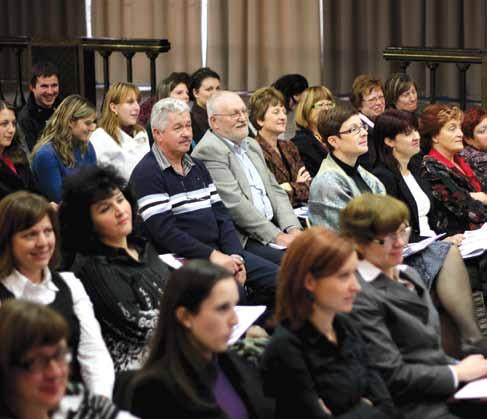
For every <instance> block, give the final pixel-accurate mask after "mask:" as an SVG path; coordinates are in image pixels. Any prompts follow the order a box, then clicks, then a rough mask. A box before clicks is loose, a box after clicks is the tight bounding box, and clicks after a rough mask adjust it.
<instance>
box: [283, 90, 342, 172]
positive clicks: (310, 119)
mask: <svg viewBox="0 0 487 419" xmlns="http://www.w3.org/2000/svg"><path fill="white" fill-rule="evenodd" d="M334 106H335V102H334V99H333V95H332V93H331V91H330V90H329V89H328V88H326V87H325V86H313V87H309V88H307V89H306V90H305V91H304V92H303V93H302V94H301V98H300V99H299V103H298V106H297V108H296V117H295V118H296V126H297V127H298V131H297V132H296V136H295V137H294V138H293V139H292V140H291V141H292V142H293V143H294V144H295V145H296V147H297V148H298V150H299V154H300V155H301V158H302V159H303V162H304V165H305V167H306V170H307V171H308V172H309V174H310V175H311V177H314V176H315V175H316V173H318V170H319V168H320V165H321V162H322V161H323V159H324V158H325V157H326V155H327V153H328V148H327V146H326V143H325V141H324V139H323V138H322V137H321V135H320V133H319V131H318V116H319V114H320V112H321V111H325V112H326V111H328V110H329V109H331V108H333V107H334Z"/></svg>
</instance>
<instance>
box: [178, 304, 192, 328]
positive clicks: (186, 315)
mask: <svg viewBox="0 0 487 419" xmlns="http://www.w3.org/2000/svg"><path fill="white" fill-rule="evenodd" d="M176 318H177V319H178V321H179V323H181V325H182V326H183V327H184V328H185V329H188V330H190V329H191V325H192V322H191V313H190V312H189V311H188V309H187V308H186V307H181V306H180V307H178V308H177V309H176Z"/></svg>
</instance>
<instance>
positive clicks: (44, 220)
mask: <svg viewBox="0 0 487 419" xmlns="http://www.w3.org/2000/svg"><path fill="white" fill-rule="evenodd" d="M0 255H1V257H0V305H2V304H3V303H4V302H5V301H7V300H10V299H24V300H29V301H34V302H37V303H40V304H43V305H47V306H49V307H51V308H53V309H54V310H56V311H57V312H59V313H60V314H61V315H62V316H63V318H64V319H65V320H66V322H67V323H68V325H69V329H70V337H69V341H68V342H67V343H68V345H69V347H70V348H71V349H72V353H73V362H72V365H71V378H72V380H73V381H80V382H83V383H84V384H85V385H86V387H87V388H88V389H89V390H90V391H92V392H94V393H97V394H101V395H104V396H106V397H111V394H112V389H113V383H114V379H115V374H114V369H113V362H112V359H111V358H110V355H109V353H108V350H107V348H106V346H105V342H104V341H103V337H102V335H101V331H100V325H99V324H98V321H97V320H96V318H95V315H94V312H93V306H92V304H91V301H90V299H89V297H88V295H87V294H86V291H85V289H84V287H83V285H82V284H81V282H80V280H79V279H78V278H76V277H75V276H74V275H73V274H72V273H71V272H62V273H58V272H56V271H55V270H54V269H55V268H56V265H57V263H58V261H59V258H60V254H59V228H58V222H57V213H56V210H55V209H54V208H53V207H52V206H51V205H50V204H49V203H48V202H47V201H46V199H44V198H43V197H41V196H39V195H35V194H33V193H30V192H24V191H20V192H15V193H13V194H10V195H8V196H6V197H5V198H3V199H2V201H0ZM0 342H1V344H0V346H2V345H3V341H0Z"/></svg>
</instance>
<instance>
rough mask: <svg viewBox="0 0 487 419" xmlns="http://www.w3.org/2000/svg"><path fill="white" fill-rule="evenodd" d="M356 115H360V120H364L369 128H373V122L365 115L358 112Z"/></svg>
mask: <svg viewBox="0 0 487 419" xmlns="http://www.w3.org/2000/svg"><path fill="white" fill-rule="evenodd" d="M358 116H359V117H360V119H361V120H362V122H365V123H366V124H367V125H368V126H369V127H370V128H374V126H375V124H374V122H373V121H372V120H371V119H370V118H369V117H368V116H367V115H365V114H363V113H359V114H358Z"/></svg>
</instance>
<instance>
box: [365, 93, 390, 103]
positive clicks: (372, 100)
mask: <svg viewBox="0 0 487 419" xmlns="http://www.w3.org/2000/svg"><path fill="white" fill-rule="evenodd" d="M384 100H385V97H384V95H380V96H374V97H371V98H369V99H364V102H365V103H368V104H369V105H372V104H374V103H378V102H384Z"/></svg>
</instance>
